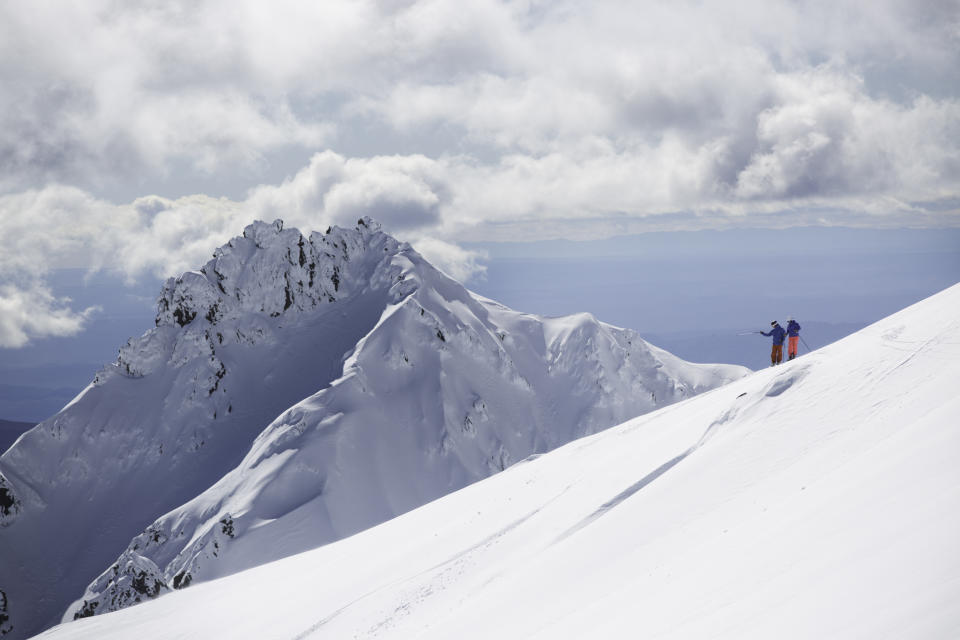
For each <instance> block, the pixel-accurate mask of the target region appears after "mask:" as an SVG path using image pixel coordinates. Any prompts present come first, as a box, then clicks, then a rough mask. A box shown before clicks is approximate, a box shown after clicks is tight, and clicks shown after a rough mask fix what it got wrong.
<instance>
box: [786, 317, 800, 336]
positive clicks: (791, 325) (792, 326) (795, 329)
mask: <svg viewBox="0 0 960 640" xmlns="http://www.w3.org/2000/svg"><path fill="white" fill-rule="evenodd" d="M787 335H788V336H790V337H791V338H796V337H797V336H798V335H800V325H799V324H797V321H796V320H791V321H790V322H788V323H787Z"/></svg>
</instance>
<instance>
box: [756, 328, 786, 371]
mask: <svg viewBox="0 0 960 640" xmlns="http://www.w3.org/2000/svg"><path fill="white" fill-rule="evenodd" d="M760 335H764V336H773V350H772V351H770V366H771V367H772V366H773V365H776V364H780V363H781V362H783V339H784V338H786V337H787V332H786V331H784V330H783V327H781V326H780V323H778V322H777V321H776V320H774V321H773V322H771V323H770V331H761V332H760Z"/></svg>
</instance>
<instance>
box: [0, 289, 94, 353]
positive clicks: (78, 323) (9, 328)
mask: <svg viewBox="0 0 960 640" xmlns="http://www.w3.org/2000/svg"><path fill="white" fill-rule="evenodd" d="M31 284H32V286H30V287H28V288H23V289H21V288H19V287H17V286H14V285H11V284H3V285H0V348H11V347H12V348H16V347H22V346H24V345H26V344H27V343H28V342H29V341H30V340H31V339H36V338H46V337H49V336H69V335H73V334H75V333H79V332H80V331H81V330H82V329H83V326H84V324H85V323H86V321H87V320H89V319H90V317H91V316H93V315H94V314H95V313H96V312H97V311H98V310H99V309H98V308H97V307H88V308H87V309H85V310H83V311H80V312H76V311H73V310H71V309H70V307H69V304H70V299H69V298H61V299H57V298H55V297H54V296H53V294H51V293H50V290H49V289H48V288H47V287H46V286H44V285H43V284H42V283H31Z"/></svg>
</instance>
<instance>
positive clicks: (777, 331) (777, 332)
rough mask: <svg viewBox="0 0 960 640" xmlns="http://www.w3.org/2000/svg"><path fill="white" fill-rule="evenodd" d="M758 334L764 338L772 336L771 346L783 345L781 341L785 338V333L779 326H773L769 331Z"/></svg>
mask: <svg viewBox="0 0 960 640" xmlns="http://www.w3.org/2000/svg"><path fill="white" fill-rule="evenodd" d="M760 333H761V334H763V335H765V336H773V344H783V339H784V338H786V337H787V332H786V331H784V330H783V327H781V326H780V325H776V326H774V327H773V329H770V331H761V332H760Z"/></svg>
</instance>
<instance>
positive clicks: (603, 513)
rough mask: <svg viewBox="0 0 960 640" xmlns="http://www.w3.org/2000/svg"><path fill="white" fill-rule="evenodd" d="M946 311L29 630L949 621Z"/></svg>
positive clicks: (954, 437)
mask: <svg viewBox="0 0 960 640" xmlns="http://www.w3.org/2000/svg"><path fill="white" fill-rule="evenodd" d="M958 331H960V285H957V286H954V287H952V288H951V289H949V290H947V291H945V292H943V293H941V294H938V295H936V296H934V297H932V298H930V299H929V300H926V301H924V302H921V303H919V304H917V305H915V306H913V307H911V308H908V309H906V310H904V311H902V312H900V313H898V314H895V315H893V316H891V317H890V318H887V319H886V320H883V321H881V322H879V323H877V324H875V325H872V326H870V327H868V328H866V329H864V330H863V331H861V332H859V333H857V334H855V335H853V336H850V337H849V338H846V339H844V340H842V341H840V342H837V343H835V344H833V345H831V346H829V347H826V348H823V349H821V350H818V351H815V352H813V353H810V354H808V355H803V356H801V357H799V358H797V359H796V360H794V361H791V362H789V363H786V364H784V365H782V366H780V367H776V368H770V369H767V370H764V371H759V372H757V373H755V374H753V375H751V376H748V377H745V378H743V379H741V380H738V381H737V382H735V383H733V384H731V385H728V386H726V387H723V388H720V389H716V390H713V391H710V392H708V393H705V394H703V395H701V396H699V397H696V398H693V399H691V400H689V401H687V402H682V403H679V404H676V405H674V406H671V407H668V408H665V409H662V410H660V411H656V412H653V413H650V414H648V415H646V416H643V417H640V418H636V419H633V420H631V421H629V422H627V423H625V424H623V425H621V426H619V427H615V428H613V429H609V430H606V431H604V432H603V433H600V434H598V435H595V436H592V437H588V438H583V439H580V440H578V441H576V442H574V443H571V444H569V445H567V446H565V447H562V448H560V449H558V450H556V451H554V452H551V453H548V454H546V455H543V456H540V457H539V458H537V459H535V460H532V461H529V462H526V463H524V464H518V465H514V466H512V467H511V468H510V469H508V470H507V471H505V472H504V473H501V474H497V475H496V476H494V477H492V478H490V479H488V480H485V481H483V482H479V483H476V484H474V485H472V486H471V487H468V488H466V489H464V490H462V491H459V492H457V493H455V494H453V495H449V496H447V497H445V498H442V499H440V500H437V501H435V502H433V503H431V504H429V505H426V506H425V507H423V508H420V509H417V510H415V511H413V512H411V513H408V514H406V515H403V516H401V517H399V518H396V519H394V520H392V521H390V522H387V523H385V524H383V525H381V526H379V527H375V528H372V529H369V530H367V531H364V532H362V533H360V534H358V535H355V536H352V537H350V538H348V539H345V540H341V541H339V542H336V543H334V544H330V545H327V546H324V547H322V548H319V549H315V550H312V551H309V552H306V553H303V554H300V555H297V556H295V557H290V558H286V559H283V560H279V561H276V562H273V563H270V564H267V565H263V566H260V567H256V568H253V569H251V570H248V571H244V572H241V573H239V574H236V575H233V576H230V577H227V578H224V579H222V580H216V581H211V582H208V583H206V584H200V585H197V586H196V587H191V588H190V589H188V590H185V591H178V592H175V593H171V594H169V595H165V596H163V597H160V598H157V599H156V600H154V601H151V602H148V603H146V604H144V605H142V606H137V607H131V608H129V609H125V610H123V611H119V612H117V613H115V614H112V615H109V616H98V617H94V618H89V619H86V620H80V621H77V622H73V623H70V624H66V625H63V626H60V627H58V628H56V629H53V630H51V631H49V632H48V633H46V634H44V635H43V638H44V639H45V640H73V639H80V638H93V637H95V638H98V639H102V640H111V639H114V638H115V639H118V640H119V639H121V638H131V637H136V638H141V639H142V640H152V639H153V638H158V639H159V638H165V637H179V638H207V637H211V636H229V637H232V638H264V637H273V638H301V639H304V640H306V639H310V638H371V637H377V638H381V639H390V638H414V637H415V638H424V639H430V638H438V639H440V638H460V639H463V640H471V639H474V638H476V639H487V638H537V639H540V638H542V639H547V638H549V639H551V640H555V639H558V638H585V637H597V638H632V637H644V638H654V639H657V638H659V639H671V640H682V639H684V638H706V637H709V638H718V639H721V640H723V639H739V638H797V639H800V638H890V639H891V640H892V639H900V638H931V639H932V638H952V637H955V636H956V630H957V629H958V628H960V581H958V580H957V576H958V575H960V554H958V553H957V540H958V539H960V515H958V514H960V475H958V471H957V463H956V454H957V451H960V396H958V395H957V393H956V389H955V387H956V380H957V379H958V377H960V341H958V340H957V334H958ZM360 360H361V363H360V364H362V358H360ZM401 361H402V358H401ZM358 375H359V374H358ZM343 384H348V383H347V382H346V381H345V382H342V383H341V385H343ZM318 401H319V400H318ZM324 401H326V400H325V398H324ZM305 409H306V407H305V406H304V405H301V407H300V409H298V410H299V411H305ZM287 417H288V420H287V421H286V422H285V421H283V420H278V421H277V422H275V423H274V425H272V426H271V428H270V429H269V430H268V431H267V432H266V433H265V434H264V436H263V437H262V438H261V439H260V440H258V443H257V447H256V449H255V452H252V453H251V456H249V457H248V458H247V460H246V461H245V466H244V468H247V469H248V471H247V473H252V472H253V471H254V470H255V467H250V465H249V463H251V462H253V461H254V460H260V461H261V462H260V464H261V465H265V464H274V465H282V464H283V461H284V460H286V459H287V458H285V457H284V456H290V457H293V456H297V455H298V453H297V451H296V450H294V449H293V448H291V447H287V448H286V449H283V447H277V443H278V442H279V440H280V439H281V437H282V433H288V437H289V438H290V440H289V441H290V442H296V441H299V442H303V439H302V436H303V435H304V433H306V432H305V431H304V432H303V433H300V434H298V433H296V432H295V431H291V430H292V429H293V425H294V424H299V423H297V422H293V421H292V418H293V417H294V414H292V413H290V414H288V416H287ZM284 424H289V425H290V427H289V428H285V427H284V426H283V425H284ZM330 426H331V427H334V428H335V426H336V422H331V423H330ZM318 427H319V425H318ZM281 451H287V452H288V453H286V454H284V453H282V452H281ZM290 451H292V453H290ZM271 452H275V453H273V455H272V456H271V455H270V454H271ZM241 517H242V516H241ZM267 520H268V514H263V515H262V516H261V520H260V521H259V522H267ZM241 528H242V527H241ZM251 528H252V526H251ZM234 531H235V532H236V531H237V529H236V528H234ZM279 542H282V541H279Z"/></svg>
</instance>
